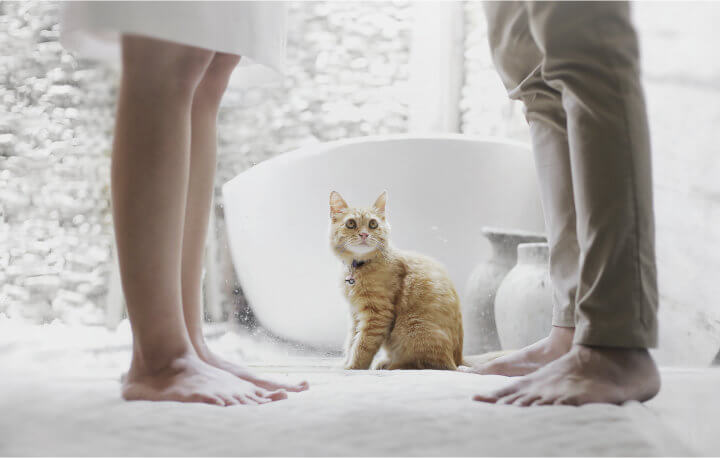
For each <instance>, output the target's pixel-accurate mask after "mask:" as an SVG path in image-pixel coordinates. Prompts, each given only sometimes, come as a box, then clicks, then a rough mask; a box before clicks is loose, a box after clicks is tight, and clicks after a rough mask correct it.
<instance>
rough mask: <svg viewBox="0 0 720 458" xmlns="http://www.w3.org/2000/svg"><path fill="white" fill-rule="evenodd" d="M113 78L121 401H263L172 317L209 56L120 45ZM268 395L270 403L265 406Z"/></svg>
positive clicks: (168, 47)
mask: <svg viewBox="0 0 720 458" xmlns="http://www.w3.org/2000/svg"><path fill="white" fill-rule="evenodd" d="M122 48H123V75H122V81H121V85H120V93H119V98H118V108H117V121H116V128H115V138H114V144H113V153H112V203H113V218H114V223H115V235H116V239H117V246H118V258H119V262H120V270H121V274H122V275H121V277H122V284H123V290H124V292H125V298H126V301H127V307H128V315H129V317H130V323H131V326H132V330H133V354H132V362H131V365H130V370H129V371H128V374H127V377H126V378H125V380H124V382H123V387H122V395H123V397H124V398H125V399H127V400H153V401H182V402H204V403H211V404H217V405H234V404H258V403H264V402H268V401H270V400H272V399H279V398H282V397H284V396H286V395H285V394H284V393H279V394H276V395H274V397H273V396H271V395H269V394H268V393H266V392H264V391H262V390H259V389H258V388H257V387H256V386H255V385H253V384H251V383H248V382H245V381H242V380H239V379H237V378H236V377H233V376H231V375H230V374H228V373H227V372H224V371H221V370H219V369H216V368H214V367H212V366H210V365H208V364H206V363H205V362H203V361H202V360H201V359H200V358H199V357H198V355H197V353H196V352H195V350H194V349H193V347H192V344H191V342H190V337H189V335H188V332H187V329H186V327H185V320H184V317H183V312H182V295H181V287H180V252H181V248H182V227H183V220H184V218H185V198H186V194H187V180H188V162H189V153H190V108H191V101H192V94H193V92H194V90H195V87H196V86H197V83H198V81H199V80H200V77H201V76H202V74H203V73H204V71H205V69H206V68H207V66H208V64H209V63H210V60H211V58H212V56H213V53H212V52H211V51H206V50H202V49H199V48H191V47H187V46H182V45H179V44H175V43H170V42H165V41H159V40H153V39H149V38H144V37H140V36H134V35H125V36H123V38H122ZM271 398H272V399H271Z"/></svg>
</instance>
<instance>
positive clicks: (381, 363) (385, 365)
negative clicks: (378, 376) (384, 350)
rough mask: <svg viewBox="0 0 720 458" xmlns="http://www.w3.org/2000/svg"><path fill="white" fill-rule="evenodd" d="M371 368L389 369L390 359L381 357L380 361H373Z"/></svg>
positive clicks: (378, 369)
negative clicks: (373, 364)
mask: <svg viewBox="0 0 720 458" xmlns="http://www.w3.org/2000/svg"><path fill="white" fill-rule="evenodd" d="M373 369H375V370H377V371H386V370H388V369H390V359H381V360H380V361H378V362H377V363H375V366H374V367H373Z"/></svg>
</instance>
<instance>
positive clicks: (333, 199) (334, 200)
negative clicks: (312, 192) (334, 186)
mask: <svg viewBox="0 0 720 458" xmlns="http://www.w3.org/2000/svg"><path fill="white" fill-rule="evenodd" d="M347 208H348V204H347V202H345V200H344V199H343V198H342V196H341V195H340V193H339V192H335V191H333V192H331V193H330V217H331V218H332V219H333V220H335V217H336V216H337V215H339V214H340V213H342V212H344V211H345V210H347Z"/></svg>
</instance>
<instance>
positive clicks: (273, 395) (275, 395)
mask: <svg viewBox="0 0 720 458" xmlns="http://www.w3.org/2000/svg"><path fill="white" fill-rule="evenodd" d="M264 397H265V398H267V399H270V400H271V401H282V400H283V399H287V397H288V395H287V392H286V391H285V390H275V391H270V392H268V393H266V394H265V396H264Z"/></svg>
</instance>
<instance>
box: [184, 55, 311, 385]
mask: <svg viewBox="0 0 720 458" xmlns="http://www.w3.org/2000/svg"><path fill="white" fill-rule="evenodd" d="M239 61H240V56H236V55H233V54H222V53H217V54H215V57H214V58H213V59H212V61H211V62H210V65H209V66H208V68H207V70H206V71H205V74H204V76H203V78H202V80H201V81H200V83H199V84H198V86H197V88H196V89H195V93H194V96H193V101H192V116H191V117H192V135H191V138H192V141H191V147H190V181H189V187H188V194H187V204H186V211H185V227H184V233H183V249H182V301H183V309H184V312H185V323H186V325H187V329H188V332H189V335H190V340H191V341H192V344H193V346H194V347H195V350H196V351H197V353H198V355H199V356H200V358H201V359H203V360H204V361H205V362H207V363H208V364H211V365H213V366H215V367H217V368H220V369H223V370H225V371H227V372H230V373H232V374H234V375H236V376H238V377H240V378H242V379H244V380H247V381H249V382H252V383H254V384H256V385H258V386H260V387H262V388H266V389H271V390H275V389H286V390H290V391H302V390H304V389H307V384H306V383H304V382H303V383H300V384H287V383H278V382H273V381H270V380H266V379H262V378H259V377H256V376H255V375H253V373H252V372H250V371H249V370H248V369H247V368H246V367H244V366H241V365H238V364H233V363H230V362H228V361H225V360H223V359H221V358H219V357H217V356H216V355H215V354H213V353H212V352H211V351H210V349H209V348H208V347H207V345H206V343H205V339H204V338H203V334H202V304H203V301H202V267H203V253H204V251H205V238H206V236H207V228H208V218H209V216H210V206H211V202H212V193H213V183H214V177H215V158H216V154H217V115H218V108H219V106H220V100H221V99H222V96H223V94H224V92H225V89H226V87H227V84H228V80H229V79H230V75H231V74H232V71H233V69H234V68H235V66H236V65H237V64H238V62H239Z"/></svg>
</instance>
